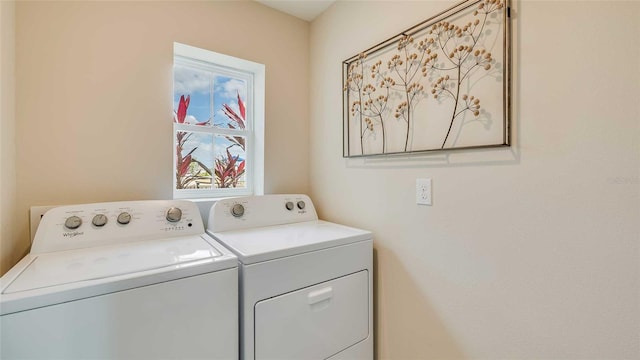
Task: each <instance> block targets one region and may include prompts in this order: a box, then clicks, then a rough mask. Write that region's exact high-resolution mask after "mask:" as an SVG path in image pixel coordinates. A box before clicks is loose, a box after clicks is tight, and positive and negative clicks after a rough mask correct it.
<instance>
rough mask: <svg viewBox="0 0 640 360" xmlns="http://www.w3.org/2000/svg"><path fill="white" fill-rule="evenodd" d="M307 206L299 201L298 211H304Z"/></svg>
mask: <svg viewBox="0 0 640 360" xmlns="http://www.w3.org/2000/svg"><path fill="white" fill-rule="evenodd" d="M305 205H306V204H305V203H304V201H298V209H300V210H302V209H304V207H305Z"/></svg>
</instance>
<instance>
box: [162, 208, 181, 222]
mask: <svg viewBox="0 0 640 360" xmlns="http://www.w3.org/2000/svg"><path fill="white" fill-rule="evenodd" d="M166 218H167V221H169V222H173V223H174V222H178V221H180V219H182V210H180V208H177V207H172V208H169V210H167V216H166Z"/></svg>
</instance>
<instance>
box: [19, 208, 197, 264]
mask: <svg viewBox="0 0 640 360" xmlns="http://www.w3.org/2000/svg"><path fill="white" fill-rule="evenodd" d="M203 233H204V225H203V223H202V218H201V216H200V211H199V210H198V207H197V205H196V204H195V203H193V202H190V201H186V200H149V201H122V202H111V203H97V204H81V205H69V206H60V207H56V208H53V209H51V210H49V211H47V212H46V213H45V214H44V216H43V217H42V220H41V221H40V225H39V226H38V230H37V231H36V235H35V238H34V240H33V245H32V247H31V253H44V252H52V251H61V250H70V249H79V248H86V247H92V246H102V245H109V244H114V243H123V242H133V241H141V240H150V239H160V238H166V237H175V236H187V235H200V234H203Z"/></svg>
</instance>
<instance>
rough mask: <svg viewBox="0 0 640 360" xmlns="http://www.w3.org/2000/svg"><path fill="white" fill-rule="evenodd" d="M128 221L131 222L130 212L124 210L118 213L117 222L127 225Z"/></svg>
mask: <svg viewBox="0 0 640 360" xmlns="http://www.w3.org/2000/svg"><path fill="white" fill-rule="evenodd" d="M130 222H131V214H129V213H128V212H126V211H125V212H122V213H120V215H118V224H120V225H127V224H128V223H130Z"/></svg>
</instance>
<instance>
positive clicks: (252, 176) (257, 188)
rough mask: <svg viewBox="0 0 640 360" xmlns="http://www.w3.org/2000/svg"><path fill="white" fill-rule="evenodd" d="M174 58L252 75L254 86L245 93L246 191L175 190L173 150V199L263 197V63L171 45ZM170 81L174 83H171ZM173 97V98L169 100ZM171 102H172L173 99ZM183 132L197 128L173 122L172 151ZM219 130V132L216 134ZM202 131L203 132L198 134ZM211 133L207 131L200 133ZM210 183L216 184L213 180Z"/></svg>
mask: <svg viewBox="0 0 640 360" xmlns="http://www.w3.org/2000/svg"><path fill="white" fill-rule="evenodd" d="M173 56H174V57H173V58H172V63H175V61H173V60H174V59H175V58H176V57H178V58H181V59H184V60H185V61H186V62H189V61H191V62H194V61H195V62H203V63H211V64H212V65H214V66H217V67H222V68H227V69H229V72H230V73H232V74H233V73H235V72H243V73H250V74H252V76H253V86H250V87H248V89H247V92H251V93H252V98H253V101H252V103H253V104H251V103H249V106H248V107H247V110H248V112H249V118H250V119H251V120H252V121H251V124H250V125H249V131H250V134H251V136H248V137H247V138H246V141H247V151H246V158H247V160H248V163H249V166H248V168H247V171H246V179H247V183H248V184H247V188H242V189H235V188H225V189H215V188H212V189H211V190H192V189H181V190H178V189H176V174H175V171H176V169H175V167H176V161H177V159H176V156H177V155H176V152H175V150H174V151H172V153H173V156H172V159H173V160H172V162H171V174H172V176H171V177H172V181H171V183H172V188H173V191H172V192H173V198H174V199H194V200H204V199H219V198H225V197H230V196H237V195H250V194H253V195H262V194H264V135H265V131H264V129H265V126H264V123H265V66H264V64H259V63H255V62H252V61H249V60H244V59H239V58H236V57H233V56H229V55H224V54H220V53H216V52H213V51H209V50H205V49H201V48H197V47H194V46H189V45H185V44H181V43H177V42H174V43H173ZM172 81H173V80H172ZM174 96H175V95H172V99H173V98H174ZM172 102H173V100H172ZM180 130H185V131H193V132H198V131H197V130H196V129H194V128H192V127H189V126H188V125H183V124H176V123H173V127H172V138H173V140H172V144H173V146H172V147H171V148H172V149H175V137H176V131H180ZM218 130H220V131H218ZM201 132H202V131H201ZM216 132H218V133H220V134H223V133H227V132H233V131H232V130H227V129H223V128H222V129H216ZM203 133H210V132H203ZM214 136H215V135H214ZM212 182H215V181H214V179H212Z"/></svg>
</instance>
